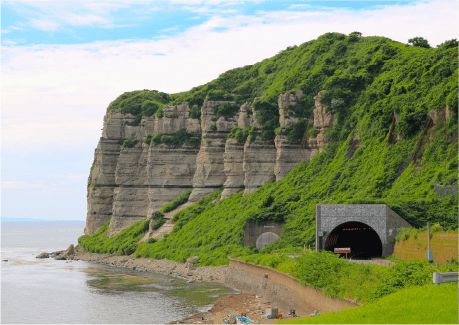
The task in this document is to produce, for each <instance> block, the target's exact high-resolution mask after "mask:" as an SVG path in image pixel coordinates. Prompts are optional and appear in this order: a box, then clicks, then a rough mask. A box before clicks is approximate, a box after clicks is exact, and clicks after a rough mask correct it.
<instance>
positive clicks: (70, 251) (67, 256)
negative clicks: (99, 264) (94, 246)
mask: <svg viewBox="0 0 459 325" xmlns="http://www.w3.org/2000/svg"><path fill="white" fill-rule="evenodd" d="M74 255H75V247H74V246H73V245H70V246H69V247H68V248H67V249H66V250H65V251H64V252H62V253H61V252H56V253H55V256H54V259H55V260H73V256H74Z"/></svg>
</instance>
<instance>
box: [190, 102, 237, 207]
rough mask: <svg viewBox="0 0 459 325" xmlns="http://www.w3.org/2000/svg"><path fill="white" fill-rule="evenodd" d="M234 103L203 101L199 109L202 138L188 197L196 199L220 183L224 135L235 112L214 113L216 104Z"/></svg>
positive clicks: (222, 180) (192, 199) (235, 122)
mask: <svg viewBox="0 0 459 325" xmlns="http://www.w3.org/2000/svg"><path fill="white" fill-rule="evenodd" d="M225 103H229V104H236V103H235V102H228V101H207V100H206V101H204V104H203V106H202V109H201V129H202V135H203V140H202V142H201V149H200V151H199V153H198V157H197V161H196V165H197V166H196V173H195V174H194V177H193V192H192V193H191V195H190V198H189V200H190V201H191V202H196V201H198V200H199V199H201V198H202V197H204V196H206V195H207V194H210V193H212V192H213V191H215V190H216V189H218V188H220V187H222V186H223V183H225V180H226V174H225V171H224V166H223V153H224V152H225V137H226V135H227V134H228V133H229V132H230V131H231V129H232V128H233V127H235V126H237V123H238V122H237V121H238V116H237V115H236V116H233V117H229V118H225V117H224V116H220V118H218V119H217V116H216V115H215V113H214V107H216V106H217V105H219V104H225Z"/></svg>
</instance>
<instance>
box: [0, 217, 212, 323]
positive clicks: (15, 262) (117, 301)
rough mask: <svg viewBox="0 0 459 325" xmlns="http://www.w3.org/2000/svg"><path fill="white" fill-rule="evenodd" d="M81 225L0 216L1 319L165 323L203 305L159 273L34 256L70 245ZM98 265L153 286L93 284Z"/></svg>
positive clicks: (25, 321)
mask: <svg viewBox="0 0 459 325" xmlns="http://www.w3.org/2000/svg"><path fill="white" fill-rule="evenodd" d="M83 229H84V222H75V221H74V222H70V221H67V222H60V221H59V222H51V221H47V222H43V221H41V222H23V221H21V222H1V259H2V262H1V323H2V324H18V323H20V324H69V323H72V324H75V323H77V324H94V323H106V324H120V323H123V324H133V323H135V324H139V323H144V324H165V323H168V322H171V321H174V320H179V319H183V318H185V317H188V316H190V315H192V314H194V313H196V312H199V311H204V310H206V309H208V307H206V306H199V304H197V305H194V304H193V302H192V301H191V302H190V300H189V299H188V300H187V299H185V298H181V297H177V296H173V295H171V294H170V290H171V288H170V284H169V286H167V284H168V283H169V280H170V278H169V277H167V276H165V275H161V274H155V273H152V272H138V271H134V270H130V269H127V268H122V267H114V266H106V265H99V264H96V263H91V262H85V261H56V260H54V259H36V258H35V256H37V255H38V254H40V253H42V252H53V251H56V250H63V249H66V248H67V247H68V246H69V245H70V244H74V245H76V244H77V242H78V237H79V236H81V235H83ZM98 271H104V272H105V273H106V274H112V275H113V274H126V275H127V276H132V275H134V276H142V277H148V278H150V279H154V280H156V283H155V284H154V285H155V290H154V291H140V292H139V291H116V290H108V289H101V288H100V287H97V286H94V285H93V283H94V280H95V279H96V280H97V279H100V276H99V277H98V275H97V274H98ZM184 290H186V289H184Z"/></svg>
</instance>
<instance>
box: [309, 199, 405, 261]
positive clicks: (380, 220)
mask: <svg viewBox="0 0 459 325" xmlns="http://www.w3.org/2000/svg"><path fill="white" fill-rule="evenodd" d="M347 222H360V223H363V224H365V225H368V226H369V227H371V228H372V229H373V230H374V231H375V232H376V233H377V235H378V237H379V239H380V240H381V244H382V257H386V256H389V255H390V254H392V252H393V251H394V244H395V243H394V239H395V236H396V235H397V231H398V228H400V227H406V228H411V227H412V226H411V225H410V224H409V223H408V222H406V221H405V220H403V219H402V218H401V217H400V216H399V215H398V214H397V213H395V212H394V211H392V210H391V209H390V208H389V207H388V206H386V205H385V204H323V205H322V204H318V205H316V251H318V250H323V249H325V244H326V242H327V239H328V237H329V236H330V234H331V233H332V231H333V230H334V229H335V228H337V227H339V226H340V225H342V224H345V223H347Z"/></svg>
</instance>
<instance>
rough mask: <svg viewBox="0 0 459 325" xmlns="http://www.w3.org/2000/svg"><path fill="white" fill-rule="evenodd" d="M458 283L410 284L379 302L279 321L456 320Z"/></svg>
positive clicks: (405, 322) (372, 322)
mask: <svg viewBox="0 0 459 325" xmlns="http://www.w3.org/2000/svg"><path fill="white" fill-rule="evenodd" d="M457 293H458V291H457V284H455V283H448V284H442V285H441V286H439V287H437V286H435V285H432V284H428V285H425V286H422V287H408V288H405V289H403V290H401V291H398V292H396V293H393V294H391V295H388V296H386V297H384V298H382V299H380V300H378V301H376V302H373V303H370V304H366V305H365V306H362V307H357V308H353V309H345V310H343V311H340V312H333V313H322V314H321V315H320V316H315V317H302V318H297V319H293V320H286V321H280V322H278V323H277V324H457V321H458V304H457Z"/></svg>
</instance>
